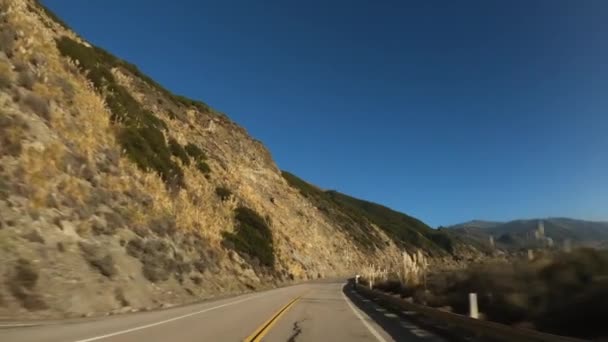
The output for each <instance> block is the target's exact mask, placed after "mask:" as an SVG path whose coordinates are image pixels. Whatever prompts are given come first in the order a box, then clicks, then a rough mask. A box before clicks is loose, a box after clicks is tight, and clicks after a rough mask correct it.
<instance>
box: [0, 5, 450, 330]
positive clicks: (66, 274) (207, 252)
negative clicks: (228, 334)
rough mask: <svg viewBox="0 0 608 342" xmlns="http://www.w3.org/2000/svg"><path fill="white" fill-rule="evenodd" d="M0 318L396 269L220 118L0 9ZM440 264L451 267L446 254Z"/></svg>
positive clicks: (45, 22) (31, 14)
mask: <svg viewBox="0 0 608 342" xmlns="http://www.w3.org/2000/svg"><path fill="white" fill-rule="evenodd" d="M0 13H1V16H0V258H1V260H2V263H0V277H1V281H0V318H17V317H59V316H80V315H83V314H84V315H86V314H98V313H106V312H117V311H118V312H125V311H130V310H140V309H145V308H154V307H159V306H163V305H165V306H166V305H173V304H179V303H186V302H190V301H195V300H198V299H200V298H205V297H210V296H216V295H220V294H228V293H238V292H242V291H249V290H254V289H260V288H264V287H269V286H276V285H279V284H282V283H286V282H290V281H298V280H305V279H312V278H317V277H323V276H337V275H344V274H350V273H351V272H352V271H353V270H354V269H357V267H359V266H360V265H364V264H367V263H369V262H370V261H371V260H373V262H374V263H377V264H379V265H383V264H387V265H388V264H391V263H395V262H397V261H396V260H399V259H398V258H399V255H400V248H401V247H397V246H398V244H396V243H395V241H394V239H392V238H391V237H390V236H388V235H387V234H386V232H385V231H384V230H383V229H379V228H378V227H377V226H376V225H374V224H366V225H365V227H364V228H361V229H365V230H366V234H371V235H373V236H375V239H376V240H377V241H380V242H382V243H378V244H376V246H375V247H374V248H371V249H366V248H360V243H357V242H356V241H355V238H354V237H353V235H352V234H349V233H348V232H347V231H345V230H344V229H339V224H338V223H337V222H334V221H332V218H333V217H334V216H332V215H328V214H327V213H326V212H323V211H322V210H320V209H319V208H318V207H317V206H315V205H314V204H313V202H312V201H311V200H310V199H309V198H307V197H305V196H303V195H302V193H301V191H299V190H298V189H297V188H294V187H292V186H290V184H289V183H288V182H287V181H286V180H285V179H284V178H283V176H282V174H281V172H280V170H279V169H278V168H277V166H276V165H275V164H274V162H273V160H272V158H271V155H270V153H269V152H268V150H267V149H266V148H265V147H264V146H263V145H262V144H261V143H260V142H258V141H256V140H255V139H253V138H251V137H250V136H249V135H248V134H247V132H246V131H245V130H244V129H243V128H241V127H239V126H238V125H236V124H235V123H234V122H232V121H231V120H230V119H228V118H227V117H226V116H225V115H223V114H221V113H219V112H217V111H215V110H213V109H211V108H209V107H208V106H207V105H205V104H204V103H202V102H197V101H193V100H190V99H186V98H183V97H181V96H177V95H174V94H172V93H171V92H169V91H168V90H166V89H164V88H162V87H161V86H160V85H158V84H157V83H155V82H154V81H153V80H151V79H149V78H148V77H146V76H145V75H143V74H142V73H141V72H140V71H139V70H137V68H136V67H135V66H133V65H131V64H129V63H127V62H125V61H122V60H120V59H118V58H116V57H113V56H112V55H111V54H109V53H107V52H105V51H104V50H102V49H99V48H97V47H94V46H91V45H90V44H88V43H87V42H86V41H85V40H83V39H82V38H81V37H79V36H78V35H77V34H75V33H74V32H72V31H71V30H70V29H69V28H68V27H67V26H66V25H65V24H62V23H61V21H60V20H59V19H57V18H56V17H55V16H54V15H53V14H52V13H50V12H48V11H47V10H46V9H44V8H43V7H42V6H40V5H39V4H38V3H37V2H36V1H33V0H0ZM446 255H447V254H446Z"/></svg>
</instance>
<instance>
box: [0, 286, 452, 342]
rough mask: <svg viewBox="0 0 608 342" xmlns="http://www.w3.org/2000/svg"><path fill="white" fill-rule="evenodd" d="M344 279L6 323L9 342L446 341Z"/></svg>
mask: <svg viewBox="0 0 608 342" xmlns="http://www.w3.org/2000/svg"><path fill="white" fill-rule="evenodd" d="M406 317H407V316H402V315H397V314H395V313H391V312H388V311H385V310H384V309H383V308H381V307H379V306H377V305H376V304H375V303H374V302H373V301H370V300H367V299H364V298H361V297H359V296H358V295H357V294H356V293H354V292H352V289H351V288H350V286H348V285H346V284H345V283H344V282H331V283H316V284H304V285H297V286H291V287H286V288H281V289H276V290H270V291H266V292H260V293H253V294H247V295H243V296H239V297H233V298H229V299H221V300H216V301H210V302H205V303H201V304H195V305H190V306H185V307H179V308H172V309H168V310H163V311H155V312H144V313H137V314H130V315H123V316H111V317H105V318H102V319H95V320H91V319H87V320H80V321H73V322H63V323H57V324H48V325H40V326H32V327H18V328H17V327H16V328H4V329H0V341H6V342H9V341H10V342H29V341H32V342H34V341H36V342H38V341H48V342H92V341H101V342H133V341H146V342H156V341H158V342H168V341H169V342H182V341H183V342H194V341H196V342H201V341H214V342H215V341H267V342H275V341H281V342H303V341H314V342H318V341H332V342H341V341H348V342H351V341H352V342H389V341H432V342H436V341H442V339H440V338H439V337H437V336H435V335H433V334H432V333H430V332H428V331H425V330H423V329H420V328H419V327H417V326H415V325H414V324H412V323H411V322H408V321H407V319H406Z"/></svg>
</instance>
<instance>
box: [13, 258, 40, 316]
mask: <svg viewBox="0 0 608 342" xmlns="http://www.w3.org/2000/svg"><path fill="white" fill-rule="evenodd" d="M37 282H38V270H37V269H36V268H35V267H34V265H32V263H31V262H29V261H28V260H25V259H19V260H18V261H17V265H16V266H15V269H14V272H13V275H12V276H11V277H9V278H8V279H7V285H8V288H9V290H10V292H11V294H12V295H13V296H14V297H15V298H16V299H17V300H19V302H20V303H21V305H23V307H24V308H26V309H28V310H31V311H36V310H44V309H47V308H48V306H47V305H46V303H45V302H44V301H43V300H42V298H41V296H40V295H38V294H37V293H35V292H34V290H35V286H36V283H37Z"/></svg>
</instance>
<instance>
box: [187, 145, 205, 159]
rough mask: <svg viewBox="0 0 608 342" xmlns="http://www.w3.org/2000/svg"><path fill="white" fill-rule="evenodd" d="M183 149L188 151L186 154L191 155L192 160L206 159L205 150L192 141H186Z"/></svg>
mask: <svg viewBox="0 0 608 342" xmlns="http://www.w3.org/2000/svg"><path fill="white" fill-rule="evenodd" d="M184 149H185V150H186V152H187V153H188V155H189V156H190V157H192V159H194V160H206V159H207V156H206V155H205V152H204V151H203V150H201V148H200V147H198V146H196V145H195V144H193V143H188V144H187V145H186V146H185V147H184Z"/></svg>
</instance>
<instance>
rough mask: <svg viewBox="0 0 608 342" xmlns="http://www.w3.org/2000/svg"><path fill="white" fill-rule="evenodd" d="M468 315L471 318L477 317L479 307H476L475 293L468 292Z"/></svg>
mask: <svg viewBox="0 0 608 342" xmlns="http://www.w3.org/2000/svg"><path fill="white" fill-rule="evenodd" d="M469 316H470V317H471V318H475V319H478V318H479V309H478V307H477V293H469Z"/></svg>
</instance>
